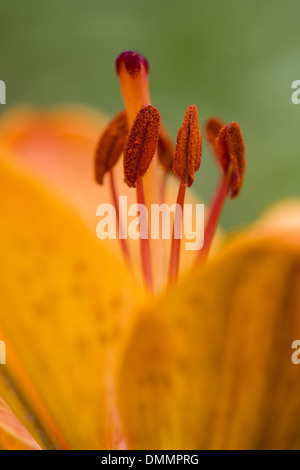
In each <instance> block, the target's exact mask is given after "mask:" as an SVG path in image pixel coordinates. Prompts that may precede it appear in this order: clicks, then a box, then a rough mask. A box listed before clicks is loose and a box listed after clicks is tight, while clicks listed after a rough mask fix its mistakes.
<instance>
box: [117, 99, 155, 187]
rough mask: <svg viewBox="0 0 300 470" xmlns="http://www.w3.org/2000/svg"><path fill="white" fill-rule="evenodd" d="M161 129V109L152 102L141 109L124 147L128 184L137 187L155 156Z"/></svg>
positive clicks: (126, 180)
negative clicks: (138, 180) (138, 181)
mask: <svg viewBox="0 0 300 470" xmlns="http://www.w3.org/2000/svg"><path fill="white" fill-rule="evenodd" d="M159 130H160V114H159V111H158V110H157V109H156V108H154V106H152V105H151V104H146V105H144V106H142V107H141V109H140V110H139V112H138V114H137V116H136V118H135V120H134V123H133V125H132V127H131V129H130V132H129V134H128V137H127V141H126V144H125V148H124V174H125V182H126V183H127V184H128V186H130V187H133V188H135V186H136V181H137V179H138V178H142V177H143V176H144V175H145V173H146V171H147V170H148V168H149V165H150V163H151V161H152V158H153V156H154V153H155V150H156V146H157V141H158V136H159Z"/></svg>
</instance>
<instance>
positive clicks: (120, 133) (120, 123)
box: [95, 111, 129, 184]
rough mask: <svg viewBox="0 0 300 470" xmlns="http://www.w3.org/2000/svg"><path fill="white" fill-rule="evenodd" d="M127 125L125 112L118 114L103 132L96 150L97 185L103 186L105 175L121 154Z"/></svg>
mask: <svg viewBox="0 0 300 470" xmlns="http://www.w3.org/2000/svg"><path fill="white" fill-rule="evenodd" d="M128 131H129V129H128V123H127V116H126V112H125V111H121V112H120V113H118V114H117V115H116V116H115V117H114V119H113V120H112V121H111V122H110V123H109V124H108V126H107V127H106V129H105V130H104V132H103V134H102V136H101V138H100V141H99V143H98V146H97V149H96V158H95V177H96V181H97V182H98V183H99V184H103V177H104V175H105V173H107V172H108V171H110V170H111V169H112V168H113V167H114V166H115V165H116V163H117V161H118V159H119V157H120V155H121V154H122V151H123V148H124V145H125V142H126V137H127V135H128Z"/></svg>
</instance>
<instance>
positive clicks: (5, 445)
mask: <svg viewBox="0 0 300 470" xmlns="http://www.w3.org/2000/svg"><path fill="white" fill-rule="evenodd" d="M0 449H1V450H39V449H40V446H39V445H38V443H37V442H36V441H35V440H34V439H33V438H32V437H31V435H30V434H29V433H28V431H27V430H26V429H25V428H24V426H23V425H22V423H21V422H20V421H19V420H18V419H17V418H16V416H15V415H14V414H13V412H12V410H11V409H10V408H9V406H8V405H7V403H5V401H4V400H3V398H1V397H0Z"/></svg>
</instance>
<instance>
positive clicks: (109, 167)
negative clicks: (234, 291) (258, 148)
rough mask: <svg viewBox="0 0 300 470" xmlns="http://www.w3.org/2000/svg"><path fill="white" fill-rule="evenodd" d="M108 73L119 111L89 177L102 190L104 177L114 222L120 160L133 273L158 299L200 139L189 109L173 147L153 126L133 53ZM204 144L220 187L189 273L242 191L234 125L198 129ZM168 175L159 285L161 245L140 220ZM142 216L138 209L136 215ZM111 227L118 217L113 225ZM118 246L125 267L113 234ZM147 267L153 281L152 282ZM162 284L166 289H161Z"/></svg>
mask: <svg viewBox="0 0 300 470" xmlns="http://www.w3.org/2000/svg"><path fill="white" fill-rule="evenodd" d="M116 69H117V73H118V76H119V80H120V86H121V91H122V96H123V101H124V105H125V111H122V112H120V113H119V114H118V115H117V116H116V117H115V118H114V119H113V120H112V121H111V122H110V123H109V124H108V126H107V128H106V129H105V131H104V133H103V134H102V136H101V138H100V141H99V144H98V147H97V151H96V159H95V175H96V180H97V181H98V183H100V184H103V179H104V177H105V174H106V173H109V175H110V186H111V192H112V197H113V201H114V205H115V210H116V214H117V215H118V214H119V210H120V208H119V202H118V194H117V191H116V187H115V183H114V173H113V171H114V166H115V165H116V163H117V161H118V159H119V157H120V155H121V154H122V153H123V154H124V157H123V158H124V159H123V167H124V177H125V182H126V183H127V185H128V186H129V187H130V188H132V190H135V191H136V200H137V204H138V207H139V221H140V227H141V236H140V253H141V257H140V259H141V268H142V274H143V279H144V283H145V286H146V288H147V290H148V291H149V292H158V291H160V290H161V289H162V288H163V287H164V286H165V285H166V283H167V284H169V285H173V284H174V283H176V282H177V279H178V274H179V267H180V246H181V240H180V238H181V237H180V236H178V234H179V233H182V224H183V212H184V206H185V204H184V200H185V194H186V188H187V187H190V186H192V184H193V182H194V176H195V173H196V172H197V171H198V170H199V168H200V164H201V155H202V136H201V132H200V128H199V122H198V110H197V107H196V105H190V106H188V108H187V110H186V113H185V115H184V120H183V124H182V127H181V128H180V129H179V131H178V134H177V139H176V146H175V149H174V145H173V142H172V139H171V138H170V137H169V135H168V133H167V131H166V129H165V128H164V127H163V126H162V125H161V118H160V114H159V111H158V110H157V109H156V108H155V107H154V106H152V105H151V100H150V93H149V86H148V73H149V65H148V62H147V60H146V59H145V58H144V57H143V56H142V55H141V54H138V53H137V52H132V51H127V52H123V53H122V54H120V55H119V57H118V58H117V60H116ZM205 130H206V137H207V140H208V142H209V143H210V145H211V147H212V150H213V153H214V154H215V157H216V160H217V162H218V165H219V168H220V170H221V178H220V183H219V185H218V187H217V189H216V192H215V194H214V197H213V199H212V202H211V205H210V210H209V214H208V217H207V218H206V222H205V227H204V244H203V246H202V247H201V249H200V248H199V250H198V252H197V253H196V256H195V263H196V264H197V265H199V264H203V263H204V261H206V259H207V256H208V253H209V250H210V246H211V244H212V240H213V237H214V234H215V231H216V228H217V224H218V221H219V218H220V215H221V211H222V208H223V206H224V203H225V200H226V198H227V195H228V194H230V196H231V198H234V197H236V196H237V195H238V194H239V192H240V188H241V186H242V183H243V177H244V171H245V164H246V161H245V147H244V141H243V137H242V134H241V131H240V128H239V125H238V124H237V123H236V122H233V123H230V124H228V125H223V124H222V123H221V121H219V120H218V119H216V118H212V119H210V120H209V121H207V123H206V127H205ZM172 172H173V174H174V175H175V176H176V177H177V178H178V179H179V189H178V196H177V201H176V204H174V206H175V209H174V218H173V230H172V235H171V236H170V238H171V248H170V253H169V270H168V279H167V280H166V279H165V275H164V269H163V266H162V263H163V261H164V250H165V244H164V243H162V239H159V238H157V239H156V237H155V239H153V238H151V237H150V236H149V234H150V233H152V229H153V226H151V224H153V219H152V217H150V220H148V218H147V214H148V213H151V209H152V208H153V207H154V206H155V207H157V206H159V207H162V206H163V205H164V204H163V202H164V200H165V194H166V182H167V179H168V177H169V175H170V174H171V173H172ZM143 208H144V209H143ZM117 218H118V220H119V217H117ZM119 233H120V234H121V235H120V237H119V239H120V244H121V248H122V251H123V254H124V258H125V260H126V263H127V264H128V265H129V266H130V265H131V262H132V261H131V256H130V251H129V247H128V244H127V240H126V238H127V237H126V234H124V230H123V228H122V227H119ZM153 266H155V276H154V275H153ZM166 281H167V282H166Z"/></svg>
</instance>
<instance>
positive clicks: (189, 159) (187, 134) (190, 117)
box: [173, 104, 202, 187]
mask: <svg viewBox="0 0 300 470" xmlns="http://www.w3.org/2000/svg"><path fill="white" fill-rule="evenodd" d="M201 155H202V136H201V133H200V128H199V122H198V110H197V107H196V105H194V104H193V105H190V106H189V107H188V108H187V110H186V112H185V115H184V120H183V124H182V126H181V128H180V129H179V131H178V133H177V140H176V148H175V155H174V161H173V171H174V173H175V175H176V176H178V177H179V178H180V180H181V182H182V183H183V184H184V185H185V186H187V187H190V186H191V185H192V184H193V182H194V174H195V172H196V171H198V170H199V168H200V164H201Z"/></svg>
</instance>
